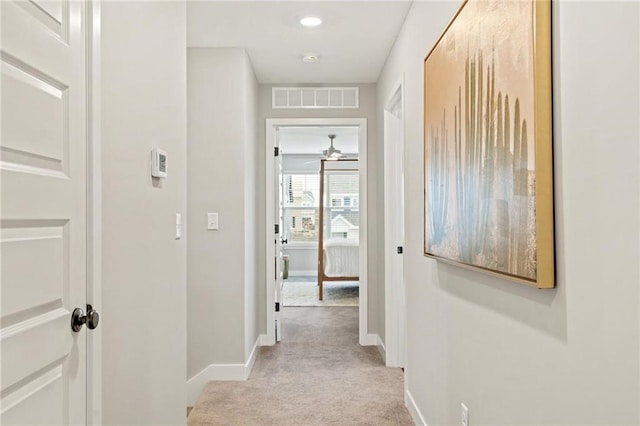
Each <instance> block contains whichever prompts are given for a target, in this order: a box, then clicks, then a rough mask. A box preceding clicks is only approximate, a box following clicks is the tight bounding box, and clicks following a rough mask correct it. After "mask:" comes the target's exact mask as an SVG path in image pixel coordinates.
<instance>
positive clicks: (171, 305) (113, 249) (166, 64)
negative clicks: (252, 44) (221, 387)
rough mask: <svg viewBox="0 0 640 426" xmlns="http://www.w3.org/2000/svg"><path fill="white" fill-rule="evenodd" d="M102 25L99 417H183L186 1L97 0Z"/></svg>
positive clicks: (125, 420) (167, 420)
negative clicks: (160, 173)
mask: <svg viewBox="0 0 640 426" xmlns="http://www.w3.org/2000/svg"><path fill="white" fill-rule="evenodd" d="M101 26H102V45H101V48H102V68H101V72H102V88H101V90H102V105H101V107H102V117H101V118H102V160H103V161H102V170H103V175H102V183H103V193H102V196H103V198H102V206H103V212H102V217H103V223H102V227H103V236H102V241H103V247H102V254H103V258H102V259H103V260H102V262H103V280H102V283H103V284H102V292H103V303H102V305H103V306H102V309H101V312H100V314H101V320H102V321H101V322H100V327H102V336H103V342H102V349H103V354H102V365H103V371H102V383H103V389H102V396H103V401H102V407H103V423H104V424H105V425H107V424H121V425H125V424H127V425H132V424H136V425H160V424H172V425H176V424H184V423H185V421H186V420H185V379H186V241H185V239H184V238H183V239H181V240H176V239H175V237H174V230H175V225H174V223H175V214H176V213H181V214H182V215H183V217H184V216H185V215H186V211H187V201H186V107H187V105H186V96H187V90H186V7H185V3H184V2H153V3H133V2H103V3H102V23H101ZM154 147H158V148H162V149H164V150H166V151H167V154H168V174H169V175H168V177H167V178H166V179H163V180H156V179H152V177H151V175H150V153H151V149H152V148H154Z"/></svg>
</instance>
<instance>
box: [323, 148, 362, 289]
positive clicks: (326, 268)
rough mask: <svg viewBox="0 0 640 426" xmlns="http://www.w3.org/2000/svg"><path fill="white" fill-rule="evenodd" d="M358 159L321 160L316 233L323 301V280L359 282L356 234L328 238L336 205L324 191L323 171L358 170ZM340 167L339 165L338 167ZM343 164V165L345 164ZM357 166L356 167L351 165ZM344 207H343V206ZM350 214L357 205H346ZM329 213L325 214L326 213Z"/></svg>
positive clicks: (358, 254)
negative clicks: (319, 201) (317, 227)
mask: <svg viewBox="0 0 640 426" xmlns="http://www.w3.org/2000/svg"><path fill="white" fill-rule="evenodd" d="M357 161H358V160H357V159H340V160H324V159H323V160H320V200H321V203H322V204H321V205H322V207H321V208H320V212H319V214H320V217H319V228H320V232H319V236H318V287H319V288H318V299H319V300H323V297H324V282H325V281H359V280H360V276H359V275H360V272H359V268H360V244H359V237H358V235H359V234H357V235H356V236H353V235H352V236H349V235H348V232H345V236H344V237H343V238H327V235H331V232H328V231H327V228H328V227H330V226H331V225H330V223H329V222H330V221H329V220H325V216H326V217H329V218H330V217H331V216H332V215H331V211H332V209H333V210H336V209H337V208H335V207H333V206H332V207H329V206H328V204H330V203H328V201H327V200H328V199H329V198H331V197H328V196H327V194H325V190H326V188H325V174H326V173H331V172H332V171H334V172H337V173H341V174H342V173H347V172H350V173H353V172H357V171H358V169H357V164H358V163H357ZM338 166H339V167H338ZM345 166H346V167H345ZM354 166H356V168H354ZM343 209H345V208H344V207H343ZM345 210H347V211H349V212H351V213H352V214H353V213H354V212H356V214H359V213H357V212H358V209H357V208H353V207H351V208H346V209H345ZM327 213H328V214H327Z"/></svg>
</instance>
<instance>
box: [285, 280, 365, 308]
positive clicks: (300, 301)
mask: <svg viewBox="0 0 640 426" xmlns="http://www.w3.org/2000/svg"><path fill="white" fill-rule="evenodd" d="M318 288H319V287H318V282H317V281H316V279H315V277H314V278H313V279H310V280H309V279H307V280H303V279H300V278H290V279H288V280H286V281H285V282H284V285H283V288H282V304H283V305H284V306H358V294H359V287H358V282H357V281H331V282H328V281H327V282H325V283H324V297H323V300H318Z"/></svg>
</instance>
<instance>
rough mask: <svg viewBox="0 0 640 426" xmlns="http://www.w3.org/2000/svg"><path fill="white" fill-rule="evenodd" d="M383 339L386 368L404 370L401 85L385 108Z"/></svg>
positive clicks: (402, 125)
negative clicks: (384, 317)
mask: <svg viewBox="0 0 640 426" xmlns="http://www.w3.org/2000/svg"><path fill="white" fill-rule="evenodd" d="M384 154H385V156H384V174H385V179H384V181H385V192H384V197H385V203H384V205H385V241H386V247H385V282H386V292H385V293H386V294H385V309H386V321H385V337H386V340H387V341H386V343H387V344H386V361H387V365H388V366H389V367H404V360H405V283H404V264H403V252H404V119H403V103H402V85H399V86H398V87H397V88H396V90H395V91H394V93H393V95H392V96H391V97H390V99H389V101H388V102H387V104H386V105H385V111H384Z"/></svg>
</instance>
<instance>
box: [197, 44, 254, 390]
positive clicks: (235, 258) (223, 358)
mask: <svg viewBox="0 0 640 426" xmlns="http://www.w3.org/2000/svg"><path fill="white" fill-rule="evenodd" d="M257 91H258V83H257V81H256V79H255V75H254V73H253V68H252V67H251V63H250V61H249V58H248V56H247V54H246V53H245V52H244V50H242V49H236V48H228V49H227V48H223V49H213V48H211V49H210V48H189V49H188V102H189V104H188V105H189V114H188V133H189V135H188V136H189V137H188V139H189V142H188V166H189V171H188V200H189V216H188V230H189V231H188V233H189V243H188V377H189V378H192V377H194V376H195V375H197V374H198V373H200V372H201V371H203V370H205V369H207V368H208V367H209V366H211V365H214V366H215V365H220V364H235V365H242V364H244V363H245V362H246V361H247V357H248V356H249V354H250V352H251V349H252V348H253V346H254V344H255V343H256V340H257V338H258V335H259V334H260V321H263V320H262V318H263V317H264V308H263V305H264V303H263V300H264V298H262V299H261V298H260V297H259V294H258V292H259V291H261V290H262V288H263V286H264V278H265V277H264V273H262V272H261V271H262V270H263V269H261V267H260V266H259V265H258V263H259V262H260V261H261V260H262V259H261V258H260V256H259V253H260V252H259V251H258V247H262V246H259V245H258V244H257V243H256V238H257V235H256V232H257V224H258V219H259V218H260V219H261V217H259V216H258V213H257V212H258V209H257V208H256V205H257V202H258V198H257V192H256V186H257V185H258V179H260V181H262V177H261V176H259V175H258V174H257V167H258V165H257V156H256V151H257V150H258V144H259V140H258V138H257V136H256V134H257V130H256V116H257ZM260 146H262V145H260ZM208 212H217V213H218V214H219V230H217V231H209V230H207V213H208ZM262 220H263V219H262ZM262 263H264V262H263V261H262ZM214 378H215V377H209V379H214Z"/></svg>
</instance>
